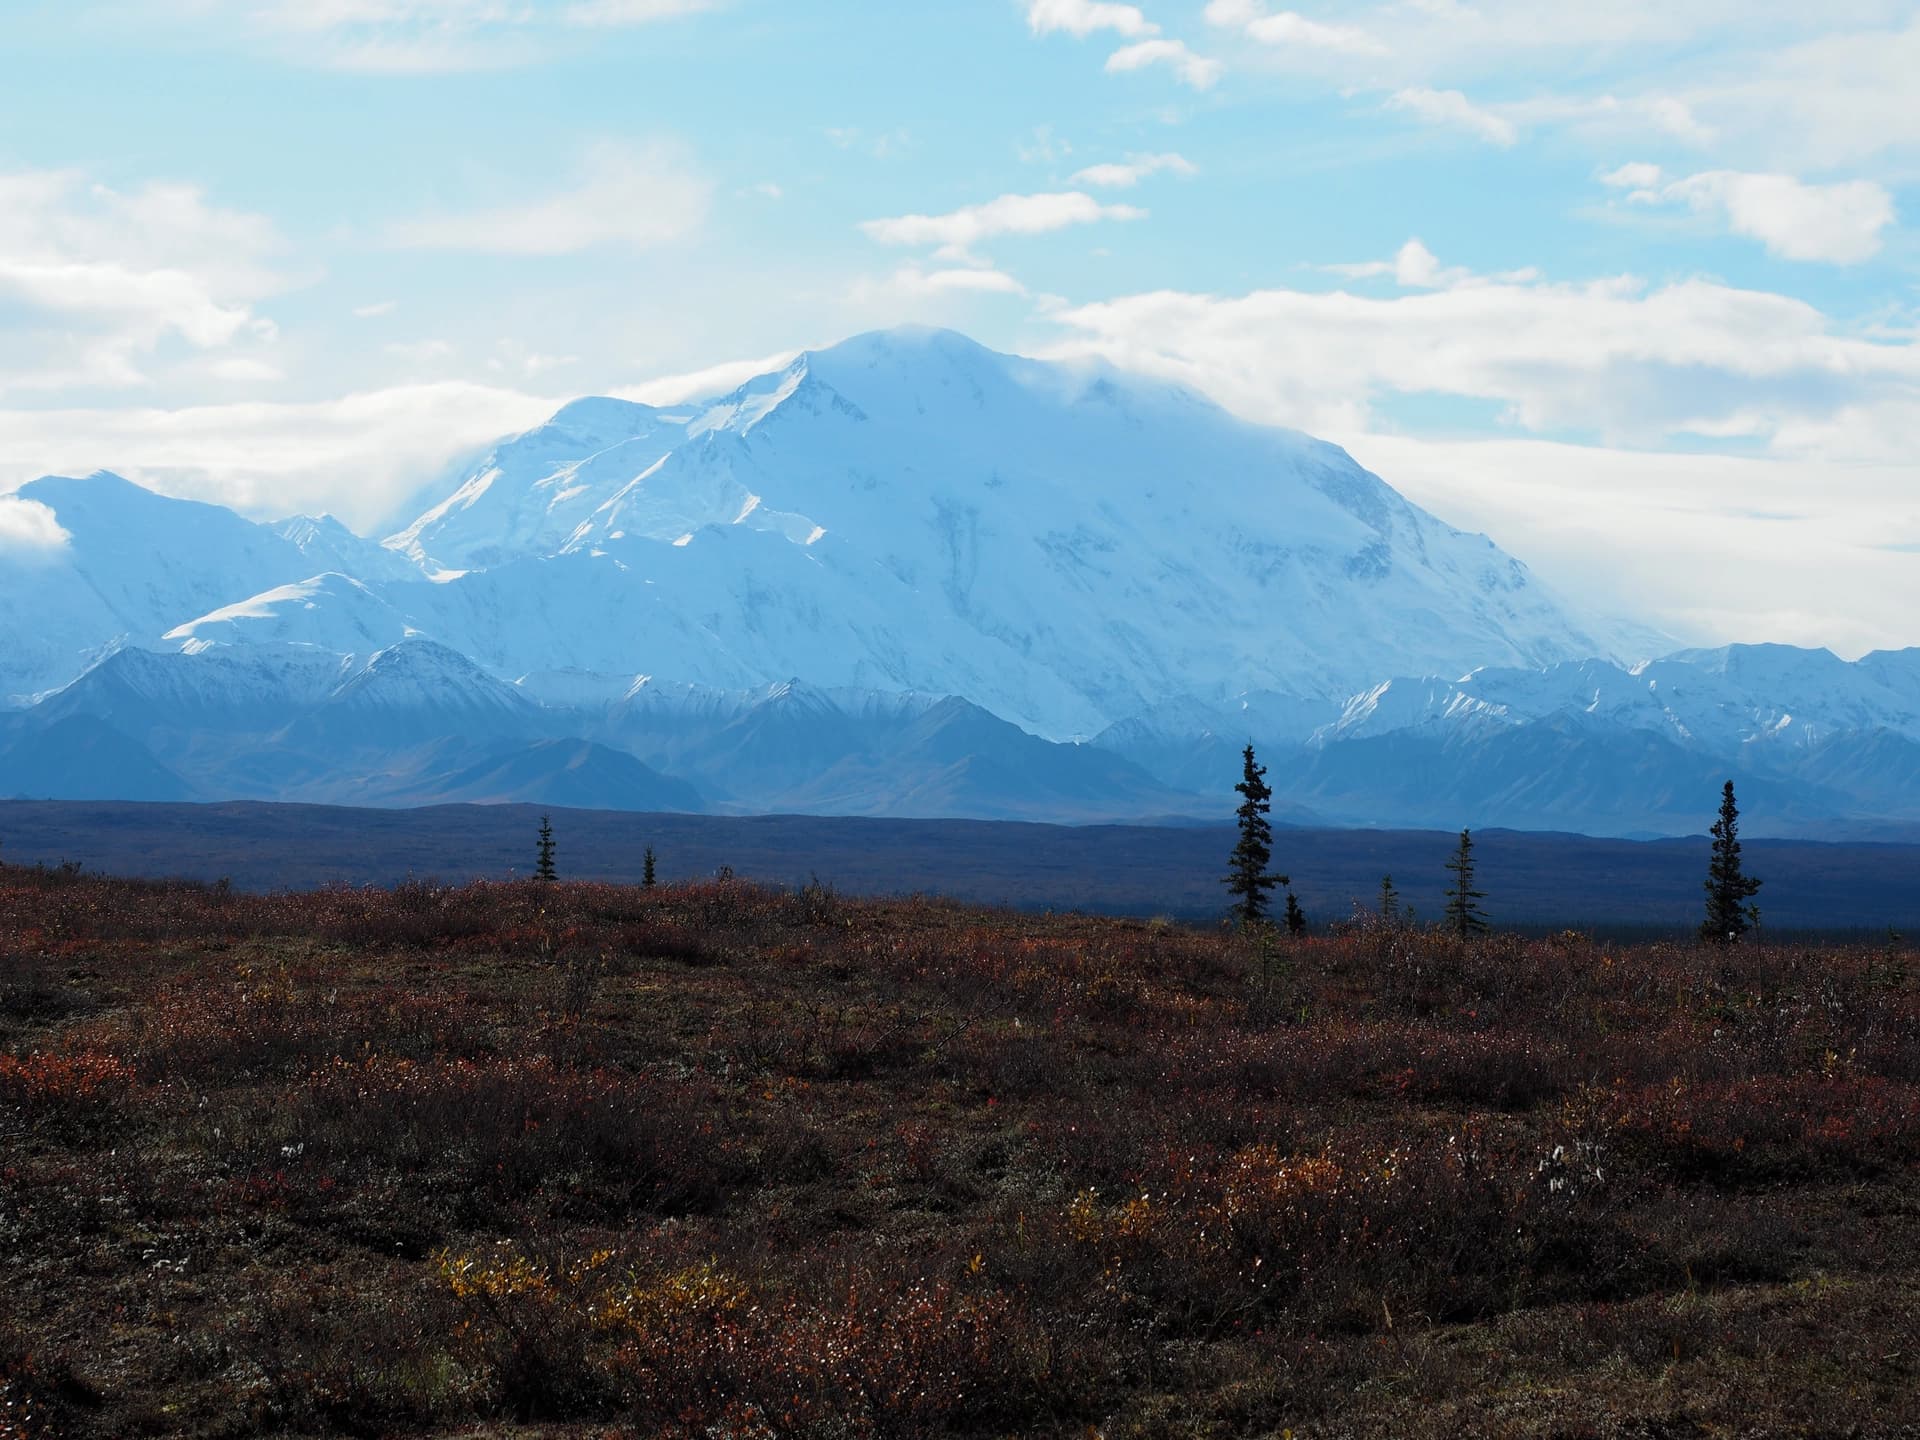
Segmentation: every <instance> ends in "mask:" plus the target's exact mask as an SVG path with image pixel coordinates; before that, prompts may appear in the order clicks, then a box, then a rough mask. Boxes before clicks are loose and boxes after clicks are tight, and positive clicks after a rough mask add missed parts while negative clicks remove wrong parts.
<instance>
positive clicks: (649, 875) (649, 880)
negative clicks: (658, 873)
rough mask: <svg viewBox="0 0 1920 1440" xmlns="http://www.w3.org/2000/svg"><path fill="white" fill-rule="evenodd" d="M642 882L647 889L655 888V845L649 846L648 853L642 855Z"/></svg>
mask: <svg viewBox="0 0 1920 1440" xmlns="http://www.w3.org/2000/svg"><path fill="white" fill-rule="evenodd" d="M640 884H641V885H642V887H644V888H645V889H648V890H651V889H652V888H653V847H652V846H651V845H649V846H647V853H646V854H644V855H642V856H641V857H640Z"/></svg>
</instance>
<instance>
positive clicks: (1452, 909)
mask: <svg viewBox="0 0 1920 1440" xmlns="http://www.w3.org/2000/svg"><path fill="white" fill-rule="evenodd" d="M1447 869H1449V870H1451V871H1452V872H1453V884H1452V886H1451V887H1450V888H1449V889H1448V890H1447V924H1448V925H1449V926H1451V927H1452V929H1453V931H1454V933H1455V934H1458V935H1463V936H1473V935H1483V934H1485V933H1486V929H1487V917H1486V913H1485V912H1484V911H1483V910H1481V908H1480V902H1481V901H1482V900H1484V899H1486V898H1487V894H1486V891H1484V890H1476V889H1474V888H1473V835H1472V833H1471V832H1469V831H1466V830H1462V831H1461V832H1460V845H1459V848H1458V849H1456V850H1455V851H1454V852H1453V858H1452V859H1451V860H1449V861H1447Z"/></svg>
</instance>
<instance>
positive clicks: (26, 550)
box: [0, 495, 73, 560]
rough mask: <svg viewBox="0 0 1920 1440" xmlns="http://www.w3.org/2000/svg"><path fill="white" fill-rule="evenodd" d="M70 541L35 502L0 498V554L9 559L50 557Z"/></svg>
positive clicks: (46, 511) (54, 521) (51, 514)
mask: <svg viewBox="0 0 1920 1440" xmlns="http://www.w3.org/2000/svg"><path fill="white" fill-rule="evenodd" d="M72 538H73V537H72V536H71V535H69V534H67V532H66V531H65V530H63V529H61V528H60V522H59V521H58V520H57V519H55V518H54V514H53V511H51V510H49V509H48V508H47V507H46V506H45V505H42V504H41V503H40V502H39V501H38V500H21V499H19V498H17V497H15V496H12V495H0V555H4V556H6V557H7V558H8V559H9V560H19V559H31V558H34V557H37V556H51V555H53V554H54V553H56V552H58V551H60V550H61V549H63V548H65V546H66V544H67V542H68V541H69V540H71V539H72Z"/></svg>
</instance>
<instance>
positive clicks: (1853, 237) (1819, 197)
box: [1602, 164, 1895, 265]
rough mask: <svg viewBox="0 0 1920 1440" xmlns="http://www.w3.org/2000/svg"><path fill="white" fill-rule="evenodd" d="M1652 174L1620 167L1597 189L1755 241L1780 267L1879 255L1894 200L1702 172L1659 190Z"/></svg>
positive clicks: (1852, 190) (1847, 187)
mask: <svg viewBox="0 0 1920 1440" xmlns="http://www.w3.org/2000/svg"><path fill="white" fill-rule="evenodd" d="M1661 180H1662V176H1661V172H1660V170H1659V167H1657V166H1653V165H1644V164H1643V165H1624V166H1622V167H1621V168H1620V169H1618V170H1616V171H1614V172H1613V173H1612V174H1610V175H1606V176H1603V177H1602V181H1603V183H1605V184H1607V185H1611V186H1615V187H1616V188H1626V187H1632V188H1633V193H1632V194H1631V195H1629V196H1628V197H1627V198H1628V199H1629V200H1631V201H1634V202H1636V203H1638V204H1645V205H1657V204H1663V203H1680V204H1685V205H1687V206H1689V207H1691V208H1692V209H1693V211H1694V212H1695V213H1696V214H1700V215H1705V216H1709V217H1712V218H1714V219H1717V220H1719V221H1720V222H1722V223H1723V224H1725V225H1726V227H1727V228H1728V229H1729V230H1731V231H1733V232H1734V233H1735V234H1736V235H1745V236H1748V237H1750V238H1752V239H1755V240H1758V241H1760V243H1761V244H1763V245H1765V246H1766V247H1767V251H1768V253H1770V254H1773V255H1777V256H1779V257H1780V258H1782V259H1784V260H1820V261H1826V262H1828V263H1830V264H1835V265H1854V264H1858V263H1859V262H1861V261H1863V260H1870V259H1872V258H1873V257H1874V256H1875V255H1877V254H1879V253H1880V245H1881V240H1880V232H1881V231H1883V230H1886V229H1888V228H1889V227H1891V226H1892V225H1893V224H1894V221H1895V214H1894V206H1893V197H1892V196H1891V195H1889V194H1888V193H1887V191H1886V189H1885V187H1884V186H1881V185H1879V184H1877V183H1875V182H1874V181H1871V180H1848V181H1842V182H1840V183H1837V184H1832V185H1809V184H1807V183H1805V182H1804V181H1801V180H1798V179H1795V178H1794V177H1793V176H1791V175H1764V174H1762V175H1756V174H1746V173H1743V172H1740V171H1735V170H1708V171H1703V172H1702V173H1700V174H1698V175H1689V176H1686V177H1684V178H1682V179H1678V180H1673V181H1669V182H1667V183H1666V184H1662V183H1661Z"/></svg>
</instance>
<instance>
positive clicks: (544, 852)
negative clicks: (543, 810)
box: [533, 815, 559, 880]
mask: <svg viewBox="0 0 1920 1440" xmlns="http://www.w3.org/2000/svg"><path fill="white" fill-rule="evenodd" d="M553 851H554V844H553V824H552V822H551V821H550V820H548V819H547V817H546V816H544V815H542V816H541V817H540V845H539V853H540V860H539V863H538V864H537V865H535V866H534V871H533V873H534V874H535V875H537V876H538V877H539V878H540V879H542V880H556V879H558V878H559V876H558V874H557V873H556V872H555V870H554V868H553Z"/></svg>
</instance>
